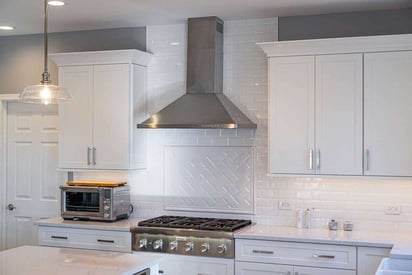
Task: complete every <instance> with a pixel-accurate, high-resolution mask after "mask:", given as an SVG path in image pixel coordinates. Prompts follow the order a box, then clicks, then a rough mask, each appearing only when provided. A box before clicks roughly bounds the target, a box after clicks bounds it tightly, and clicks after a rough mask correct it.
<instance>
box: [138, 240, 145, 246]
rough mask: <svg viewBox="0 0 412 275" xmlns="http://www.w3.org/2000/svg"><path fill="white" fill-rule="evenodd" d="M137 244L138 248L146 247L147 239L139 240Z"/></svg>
mask: <svg viewBox="0 0 412 275" xmlns="http://www.w3.org/2000/svg"><path fill="white" fill-rule="evenodd" d="M138 246H139V248H146V247H147V239H141V240H139V244H138Z"/></svg>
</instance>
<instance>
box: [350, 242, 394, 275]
mask: <svg viewBox="0 0 412 275" xmlns="http://www.w3.org/2000/svg"><path fill="white" fill-rule="evenodd" d="M390 252H391V249H390V248H381V247H358V269H357V270H358V275H375V273H376V270H377V269H378V267H379V265H380V263H381V261H382V259H383V258H387V257H389V256H390Z"/></svg>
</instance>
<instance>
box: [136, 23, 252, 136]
mask: <svg viewBox="0 0 412 275" xmlns="http://www.w3.org/2000/svg"><path fill="white" fill-rule="evenodd" d="M187 52H188V56H187V84H186V86H187V92H186V94H185V95H183V96H182V97H180V98H178V99H177V100H176V101H174V102H172V103H171V104H169V105H168V106H166V107H165V108H164V109H162V110H160V111H159V112H157V113H155V114H153V115H152V116H151V117H150V118H149V119H147V120H146V121H144V122H142V123H140V124H137V128H215V129H216V128H217V129H221V128H251V129H254V128H256V124H254V123H253V122H252V121H251V120H250V119H249V118H248V117H247V116H246V115H244V114H243V113H242V111H240V110H239V109H238V108H237V107H236V106H235V105H234V104H233V103H232V102H231V101H230V100H229V99H228V98H227V97H226V96H225V95H224V94H223V93H222V91H223V21H222V20H221V19H220V18H218V17H202V18H189V19H188V50H187Z"/></svg>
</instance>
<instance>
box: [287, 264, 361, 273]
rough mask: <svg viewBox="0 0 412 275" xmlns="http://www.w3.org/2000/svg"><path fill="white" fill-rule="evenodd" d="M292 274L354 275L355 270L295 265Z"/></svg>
mask: <svg viewBox="0 0 412 275" xmlns="http://www.w3.org/2000/svg"><path fill="white" fill-rule="evenodd" d="M293 271H294V273H293V275H356V271H355V270H343V269H332V268H317V267H305V266H295V267H293Z"/></svg>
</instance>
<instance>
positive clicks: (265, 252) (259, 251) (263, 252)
mask: <svg viewBox="0 0 412 275" xmlns="http://www.w3.org/2000/svg"><path fill="white" fill-rule="evenodd" d="M252 252H253V253H256V254H270V255H273V251H269V250H254V249H253V250H252Z"/></svg>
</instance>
